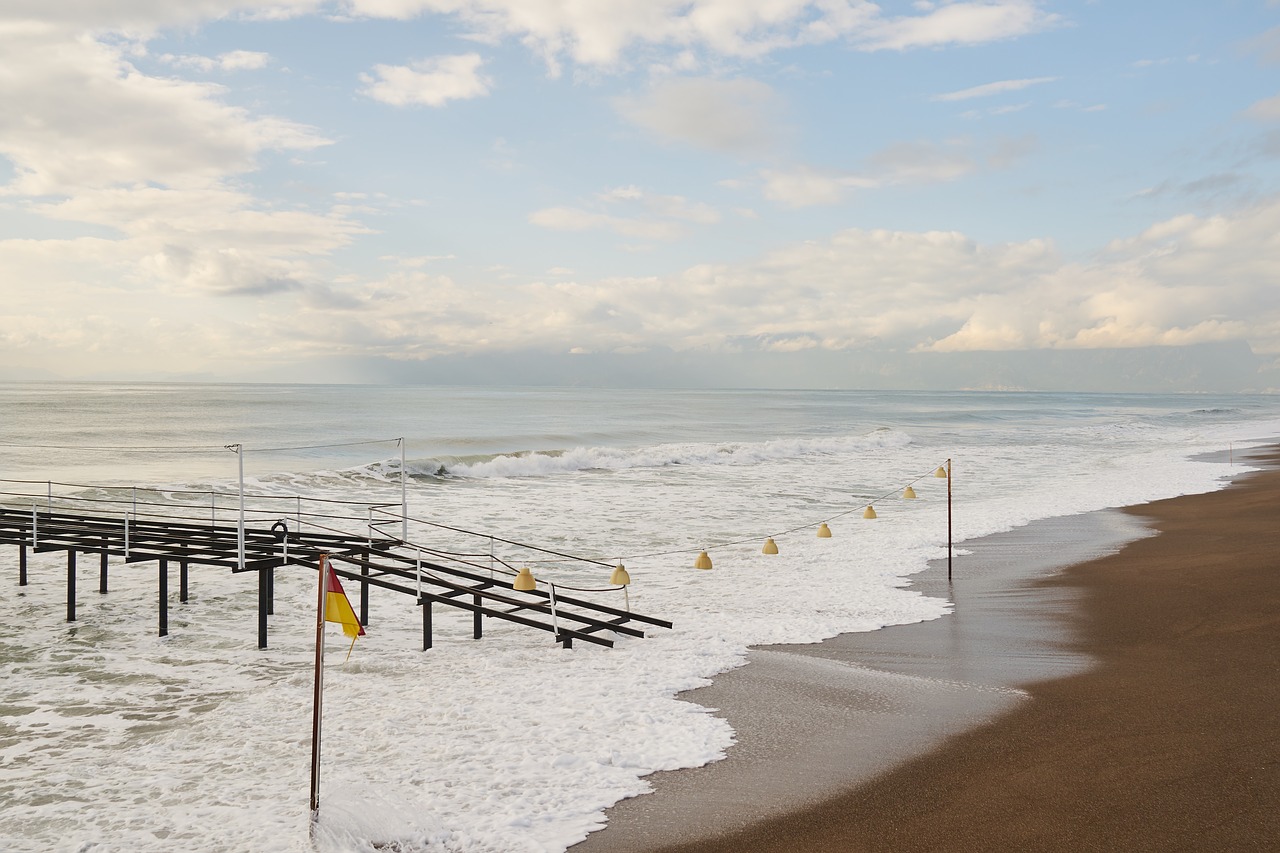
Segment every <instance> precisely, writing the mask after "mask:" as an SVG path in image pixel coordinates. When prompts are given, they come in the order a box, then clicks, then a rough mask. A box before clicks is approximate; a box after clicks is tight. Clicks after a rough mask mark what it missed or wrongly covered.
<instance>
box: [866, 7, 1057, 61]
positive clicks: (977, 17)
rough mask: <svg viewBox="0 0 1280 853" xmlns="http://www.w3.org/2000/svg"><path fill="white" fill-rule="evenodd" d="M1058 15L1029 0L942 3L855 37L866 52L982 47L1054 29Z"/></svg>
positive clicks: (879, 23)
mask: <svg viewBox="0 0 1280 853" xmlns="http://www.w3.org/2000/svg"><path fill="white" fill-rule="evenodd" d="M1061 22H1062V18H1061V17H1060V16H1059V15H1055V14H1052V13H1049V12H1045V11H1043V10H1041V9H1040V8H1039V4H1037V3H1035V2H1032V0H1008V2H990V3H982V2H979V3H965V2H961V3H946V4H943V5H938V6H935V7H932V8H928V9H925V10H924V14H922V15H913V16H903V17H898V18H892V19H887V20H877V21H876V22H874V23H873V24H871V25H870V26H868V27H866V28H865V29H864V30H862V31H861V32H859V33H858V34H857V36H856V39H857V41H858V42H859V43H860V44H861V46H862V47H863V48H864V49H867V50H907V49H910V48H919V47H940V46H943V45H951V44H955V45H972V44H985V43H988V42H993V41H1003V40H1005V39H1011V38H1017V37H1018V36H1024V35H1028V34H1030V33H1036V32H1041V31H1043V30H1046V29H1050V28H1052V27H1055V26H1058V25H1059V24H1060V23H1061Z"/></svg>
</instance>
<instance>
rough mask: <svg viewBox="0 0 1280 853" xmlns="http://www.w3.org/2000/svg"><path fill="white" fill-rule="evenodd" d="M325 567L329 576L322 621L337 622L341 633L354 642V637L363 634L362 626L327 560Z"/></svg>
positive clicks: (325, 590) (336, 574)
mask: <svg viewBox="0 0 1280 853" xmlns="http://www.w3.org/2000/svg"><path fill="white" fill-rule="evenodd" d="M325 567H326V568H327V569H328V570H329V577H328V580H327V582H326V584H325V589H324V621H326V622H337V623H338V624H339V625H341V626H342V633H344V634H346V635H347V636H348V637H350V638H351V642H352V643H354V642H355V639H356V637H363V636H364V626H362V625H361V624H360V620H359V619H358V618H356V612H355V611H354V610H352V609H351V602H350V601H348V600H347V594H346V593H345V592H343V591H342V582H341V581H339V580H338V573H337V572H335V571H334V570H333V566H332V565H331V564H330V563H329V561H328V560H325Z"/></svg>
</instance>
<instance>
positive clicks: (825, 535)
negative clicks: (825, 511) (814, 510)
mask: <svg viewBox="0 0 1280 853" xmlns="http://www.w3.org/2000/svg"><path fill="white" fill-rule="evenodd" d="M818 538H819V539H830V538H831V528H830V527H827V523H826V522H825V521H824V522H822V523H821V524H819V525H818Z"/></svg>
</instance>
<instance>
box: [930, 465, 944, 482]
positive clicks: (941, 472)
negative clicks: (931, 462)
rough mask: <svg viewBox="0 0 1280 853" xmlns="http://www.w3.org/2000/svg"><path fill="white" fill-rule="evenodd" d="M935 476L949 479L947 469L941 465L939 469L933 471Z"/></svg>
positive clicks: (940, 478)
mask: <svg viewBox="0 0 1280 853" xmlns="http://www.w3.org/2000/svg"><path fill="white" fill-rule="evenodd" d="M933 476H935V477H937V478H938V479H939V480H945V479H947V469H946V468H943V467H942V466H941V465H939V466H938V470H937V471H934V472H933Z"/></svg>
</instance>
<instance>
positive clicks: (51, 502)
mask: <svg viewBox="0 0 1280 853" xmlns="http://www.w3.org/2000/svg"><path fill="white" fill-rule="evenodd" d="M49 518H50V519H52V518H53V481H52V480H50V481H49Z"/></svg>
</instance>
